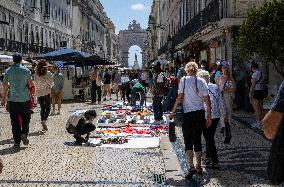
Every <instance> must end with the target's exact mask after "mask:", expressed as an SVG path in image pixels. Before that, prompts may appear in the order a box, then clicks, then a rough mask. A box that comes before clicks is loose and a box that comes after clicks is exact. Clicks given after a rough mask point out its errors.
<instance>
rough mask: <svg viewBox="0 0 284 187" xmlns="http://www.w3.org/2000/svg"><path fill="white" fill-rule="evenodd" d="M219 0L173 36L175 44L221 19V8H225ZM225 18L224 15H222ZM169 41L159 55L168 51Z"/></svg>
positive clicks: (212, 2)
mask: <svg viewBox="0 0 284 187" xmlns="http://www.w3.org/2000/svg"><path fill="white" fill-rule="evenodd" d="M221 6H222V5H221V4H220V3H219V0H213V1H211V2H210V3H209V5H208V6H207V7H206V8H205V9H203V10H202V11H201V12H199V13H198V14H197V15H195V16H194V17H193V18H192V19H191V20H190V21H189V22H188V23H187V24H186V25H184V26H183V27H182V28H181V29H180V30H179V31H178V33H177V34H176V35H175V36H173V38H172V42H173V46H176V45H178V44H180V43H182V42H183V41H184V40H185V39H187V38H188V37H190V36H193V35H194V34H195V33H196V32H198V31H199V30H201V29H202V28H204V27H205V26H206V25H208V24H209V23H214V22H217V21H219V20H221V16H220V10H223V9H222V7H221ZM222 18H223V17H222ZM167 46H168V43H166V44H165V45H164V46H162V47H161V48H160V49H159V55H161V54H163V53H165V52H166V51H167V48H168V47H167Z"/></svg>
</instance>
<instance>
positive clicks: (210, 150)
mask: <svg viewBox="0 0 284 187" xmlns="http://www.w3.org/2000/svg"><path fill="white" fill-rule="evenodd" d="M197 77H199V78H201V79H204V80H205V81H206V83H207V85H208V91H209V96H210V101H211V119H212V124H211V126H210V127H209V128H205V129H204V131H203V135H204V138H205V140H206V157H205V161H206V164H207V165H208V164H211V167H210V168H212V169H219V168H220V166H219V159H218V154H217V149H216V145H215V139H214V136H215V132H216V129H217V125H218V123H219V121H220V118H221V115H222V114H224V113H225V110H224V101H223V99H222V94H221V91H220V89H219V87H218V86H217V85H216V84H212V83H210V74H209V72H207V71H199V72H198V73H197ZM206 112H208V111H206Z"/></svg>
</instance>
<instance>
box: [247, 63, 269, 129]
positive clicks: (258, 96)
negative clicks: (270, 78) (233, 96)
mask: <svg viewBox="0 0 284 187" xmlns="http://www.w3.org/2000/svg"><path fill="white" fill-rule="evenodd" d="M251 71H252V72H253V74H252V77H251V87H250V92H249V98H250V102H251V104H252V106H253V109H254V112H255V118H256V123H254V124H252V127H253V128H262V125H261V120H262V118H263V99H264V98H265V93H264V90H265V85H264V74H263V73H262V72H261V71H260V70H259V69H258V64H257V63H256V62H253V63H252V64H251Z"/></svg>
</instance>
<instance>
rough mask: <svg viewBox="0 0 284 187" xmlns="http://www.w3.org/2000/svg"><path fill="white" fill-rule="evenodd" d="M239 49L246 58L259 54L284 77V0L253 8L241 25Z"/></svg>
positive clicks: (274, 0)
mask: <svg viewBox="0 0 284 187" xmlns="http://www.w3.org/2000/svg"><path fill="white" fill-rule="evenodd" d="M238 49H239V52H240V54H241V56H242V57H243V58H246V59H247V58H249V57H250V56H252V55H253V54H255V53H256V54H259V55H260V56H261V57H262V59H263V60H264V61H265V62H266V63H272V64H273V65H274V67H275V69H276V71H277V72H278V73H280V75H281V76H282V77H284V1H282V0H273V1H271V2H267V3H265V4H264V5H263V6H261V7H259V8H257V7H253V8H251V10H250V11H249V12H248V13H247V17H246V19H245V21H244V22H243V24H242V25H241V29H240V37H239V40H238Z"/></svg>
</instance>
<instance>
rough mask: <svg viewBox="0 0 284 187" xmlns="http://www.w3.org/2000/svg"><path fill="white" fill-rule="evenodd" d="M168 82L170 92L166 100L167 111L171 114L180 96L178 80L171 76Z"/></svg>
mask: <svg viewBox="0 0 284 187" xmlns="http://www.w3.org/2000/svg"><path fill="white" fill-rule="evenodd" d="M168 82H169V84H168V86H169V87H168V88H169V91H168V93H167V99H166V105H167V108H166V111H167V112H170V111H172V109H173V107H174V104H175V101H176V98H177V96H178V79H177V78H176V77H175V76H173V75H171V76H170V77H169V78H168Z"/></svg>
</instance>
